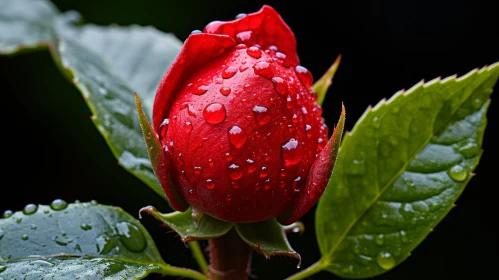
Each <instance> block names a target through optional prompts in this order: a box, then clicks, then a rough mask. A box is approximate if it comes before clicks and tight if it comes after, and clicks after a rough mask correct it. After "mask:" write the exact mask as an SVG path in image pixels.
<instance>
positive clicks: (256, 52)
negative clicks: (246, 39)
mask: <svg viewBox="0 0 499 280" xmlns="http://www.w3.org/2000/svg"><path fill="white" fill-rule="evenodd" d="M246 53H248V55H249V56H251V57H253V58H260V57H262V51H261V50H260V49H259V48H257V47H254V46H253V47H249V48H248V49H247V50H246Z"/></svg>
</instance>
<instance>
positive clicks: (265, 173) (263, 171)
mask: <svg viewBox="0 0 499 280" xmlns="http://www.w3.org/2000/svg"><path fill="white" fill-rule="evenodd" d="M268 175H269V169H268V168H267V166H265V165H264V166H262V168H260V178H265V177H267V176H268Z"/></svg>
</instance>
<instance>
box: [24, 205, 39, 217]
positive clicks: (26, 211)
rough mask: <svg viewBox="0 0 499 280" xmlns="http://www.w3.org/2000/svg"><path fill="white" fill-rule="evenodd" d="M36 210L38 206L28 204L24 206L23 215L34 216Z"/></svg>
mask: <svg viewBox="0 0 499 280" xmlns="http://www.w3.org/2000/svg"><path fill="white" fill-rule="evenodd" d="M36 210H38V206H37V205H35V204H28V205H26V206H24V209H23V213H24V214H26V215H31V214H34V213H35V212H36Z"/></svg>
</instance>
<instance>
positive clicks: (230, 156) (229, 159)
mask: <svg viewBox="0 0 499 280" xmlns="http://www.w3.org/2000/svg"><path fill="white" fill-rule="evenodd" d="M225 159H226V160H227V161H231V160H232V155H231V154H230V153H225Z"/></svg>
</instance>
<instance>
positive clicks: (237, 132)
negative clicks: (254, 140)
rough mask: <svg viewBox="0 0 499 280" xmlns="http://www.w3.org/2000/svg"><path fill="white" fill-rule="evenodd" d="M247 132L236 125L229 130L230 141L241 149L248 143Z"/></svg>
mask: <svg viewBox="0 0 499 280" xmlns="http://www.w3.org/2000/svg"><path fill="white" fill-rule="evenodd" d="M246 139H248V136H247V135H246V131H245V130H244V129H242V128H240V127H239V126H237V125H235V126H233V127H231V128H230V129H229V141H230V143H231V144H232V145H234V147H236V148H241V147H242V146H243V145H244V143H246Z"/></svg>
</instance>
